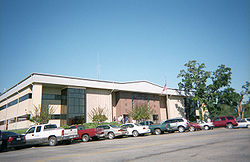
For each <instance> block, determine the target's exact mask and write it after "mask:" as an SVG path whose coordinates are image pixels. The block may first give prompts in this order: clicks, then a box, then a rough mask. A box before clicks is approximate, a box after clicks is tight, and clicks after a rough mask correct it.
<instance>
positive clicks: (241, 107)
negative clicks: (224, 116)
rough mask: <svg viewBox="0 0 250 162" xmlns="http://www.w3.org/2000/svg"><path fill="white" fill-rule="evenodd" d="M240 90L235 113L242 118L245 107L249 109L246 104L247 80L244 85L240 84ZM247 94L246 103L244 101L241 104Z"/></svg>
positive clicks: (247, 93)
mask: <svg viewBox="0 0 250 162" xmlns="http://www.w3.org/2000/svg"><path fill="white" fill-rule="evenodd" d="M242 89H243V90H242V91H241V93H240V99H239V102H238V104H237V114H238V117H239V118H243V117H244V113H245V111H246V110H247V109H249V106H247V105H248V104H247V103H249V94H250V92H249V82H248V81H247V82H246V84H245V85H243V86H242ZM245 96H247V97H248V100H247V103H245V104H244V105H245V106H244V105H243V100H244V97H245Z"/></svg>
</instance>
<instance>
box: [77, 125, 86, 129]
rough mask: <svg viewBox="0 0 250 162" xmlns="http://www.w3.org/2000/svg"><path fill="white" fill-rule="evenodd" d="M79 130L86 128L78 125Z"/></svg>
mask: <svg viewBox="0 0 250 162" xmlns="http://www.w3.org/2000/svg"><path fill="white" fill-rule="evenodd" d="M77 129H78V130H84V129H85V127H84V126H83V125H78V126H77Z"/></svg>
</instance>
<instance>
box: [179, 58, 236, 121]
mask: <svg viewBox="0 0 250 162" xmlns="http://www.w3.org/2000/svg"><path fill="white" fill-rule="evenodd" d="M184 66H186V67H187V70H181V71H180V74H178V76H177V77H181V78H182V81H181V82H180V83H179V84H178V85H179V89H181V90H185V91H187V92H193V94H194V96H193V98H192V100H193V101H194V102H195V103H196V105H197V107H198V109H199V110H200V112H201V116H200V118H201V120H203V119H204V108H207V109H208V111H209V113H210V116H215V115H217V114H218V112H220V111H222V109H224V108H225V106H222V105H223V104H224V103H223V102H224V101H225V100H230V102H232V101H231V100H232V98H228V97H227V96H226V95H225V94H227V93H228V92H230V91H234V89H232V88H230V83H231V75H232V72H231V68H229V67H226V66H225V65H220V66H218V68H217V70H216V71H214V72H210V71H206V70H205V68H206V66H205V64H204V63H201V64H200V63H197V61H196V60H193V61H189V62H188V63H186V64H185V65H184ZM209 83H210V84H209ZM234 95H236V94H234ZM228 102H229V101H228ZM233 103H234V104H235V102H234V101H233ZM219 105H220V106H219ZM222 107H223V108H222Z"/></svg>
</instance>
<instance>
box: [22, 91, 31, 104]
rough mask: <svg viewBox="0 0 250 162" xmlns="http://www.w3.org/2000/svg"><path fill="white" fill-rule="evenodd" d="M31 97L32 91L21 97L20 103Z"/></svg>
mask: <svg viewBox="0 0 250 162" xmlns="http://www.w3.org/2000/svg"><path fill="white" fill-rule="evenodd" d="M30 98H32V93H28V94H26V95H24V96H22V97H20V98H19V103H20V102H23V101H25V100H27V99H30Z"/></svg>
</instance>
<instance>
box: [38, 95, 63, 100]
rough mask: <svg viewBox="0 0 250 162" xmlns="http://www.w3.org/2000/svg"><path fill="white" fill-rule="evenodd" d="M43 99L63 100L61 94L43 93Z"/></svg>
mask: <svg viewBox="0 0 250 162" xmlns="http://www.w3.org/2000/svg"><path fill="white" fill-rule="evenodd" d="M42 99H43V100H61V95H58V94H43V96H42Z"/></svg>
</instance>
